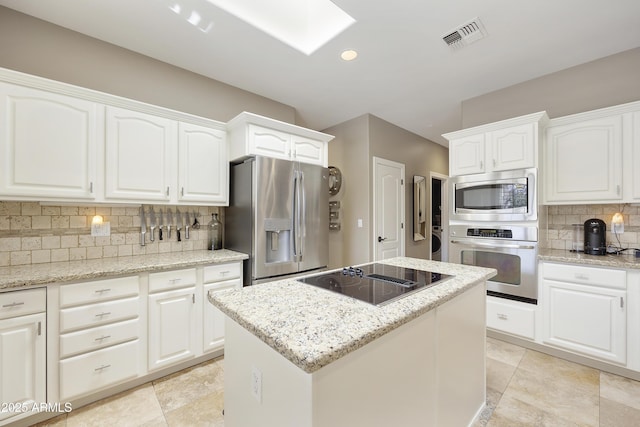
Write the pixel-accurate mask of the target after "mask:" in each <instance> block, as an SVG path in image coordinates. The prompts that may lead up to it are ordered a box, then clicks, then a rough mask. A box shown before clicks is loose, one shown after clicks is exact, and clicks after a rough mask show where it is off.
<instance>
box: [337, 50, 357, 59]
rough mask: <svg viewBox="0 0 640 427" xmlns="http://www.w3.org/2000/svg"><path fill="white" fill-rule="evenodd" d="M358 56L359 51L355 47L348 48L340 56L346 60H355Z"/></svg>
mask: <svg viewBox="0 0 640 427" xmlns="http://www.w3.org/2000/svg"><path fill="white" fill-rule="evenodd" d="M357 57H358V52H356V51H355V50H353V49H347V50H345V51H343V52H342V53H341V54H340V58H342V59H344V60H345V61H353V60H354V59H356V58H357Z"/></svg>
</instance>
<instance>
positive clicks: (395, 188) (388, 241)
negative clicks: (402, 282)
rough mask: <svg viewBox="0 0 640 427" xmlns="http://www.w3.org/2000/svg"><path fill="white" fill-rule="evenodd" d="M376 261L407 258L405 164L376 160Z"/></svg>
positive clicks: (374, 200) (374, 171) (374, 243)
mask: <svg viewBox="0 0 640 427" xmlns="http://www.w3.org/2000/svg"><path fill="white" fill-rule="evenodd" d="M373 179H374V183H373V209H374V220H373V223H374V235H373V239H374V240H373V245H374V250H373V253H374V260H382V259H386V258H393V257H396V256H404V222H405V221H404V199H405V197H404V165H403V164H402V163H396V162H393V161H390V160H385V159H381V158H379V157H374V158H373Z"/></svg>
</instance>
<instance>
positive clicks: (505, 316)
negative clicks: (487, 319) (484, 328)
mask: <svg viewBox="0 0 640 427" xmlns="http://www.w3.org/2000/svg"><path fill="white" fill-rule="evenodd" d="M497 317H498V319H500V320H509V316H507V315H506V314H502V313H498V314H497Z"/></svg>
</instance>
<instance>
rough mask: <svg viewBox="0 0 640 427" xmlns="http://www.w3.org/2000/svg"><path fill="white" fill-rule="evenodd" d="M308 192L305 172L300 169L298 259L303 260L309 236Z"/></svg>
mask: <svg viewBox="0 0 640 427" xmlns="http://www.w3.org/2000/svg"><path fill="white" fill-rule="evenodd" d="M306 196H307V192H306V190H305V188H304V172H302V171H300V200H299V202H300V207H299V209H300V212H301V215H300V230H299V231H300V236H299V237H300V248H299V249H300V253H299V255H300V258H299V260H298V261H302V257H303V256H304V241H305V239H306V236H307V230H306V227H307V209H306V208H307V197H306Z"/></svg>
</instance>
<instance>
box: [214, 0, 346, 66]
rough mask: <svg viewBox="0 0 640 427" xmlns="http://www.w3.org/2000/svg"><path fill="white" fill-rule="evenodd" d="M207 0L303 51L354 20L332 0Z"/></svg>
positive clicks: (308, 49) (309, 52) (325, 39)
mask: <svg viewBox="0 0 640 427" xmlns="http://www.w3.org/2000/svg"><path fill="white" fill-rule="evenodd" d="M207 1H208V2H209V3H211V4H213V5H214V6H217V7H219V8H221V9H223V10H225V11H227V12H229V13H230V14H232V15H235V16H236V17H238V18H240V19H242V20H243V21H245V22H247V23H249V24H251V25H253V26H254V27H256V28H258V29H260V30H262V31H264V32H265V33H267V34H269V35H271V36H273V37H275V38H277V39H278V40H280V41H282V42H284V43H286V44H288V45H289V46H291V47H293V48H295V49H297V50H299V51H300V52H302V53H304V54H306V55H311V54H312V53H313V52H314V51H315V50H316V49H318V48H319V47H320V46H322V45H324V44H325V43H326V42H328V41H329V40H331V39H333V38H334V37H335V36H337V35H338V34H340V33H341V32H342V31H344V30H345V29H346V28H347V27H349V26H350V25H351V24H353V23H354V22H356V21H355V19H353V18H352V17H351V16H349V14H347V13H346V12H345V11H344V10H342V9H340V8H339V7H338V6H336V5H335V4H334V3H333V2H332V1H331V0H270V1H264V0H207Z"/></svg>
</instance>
